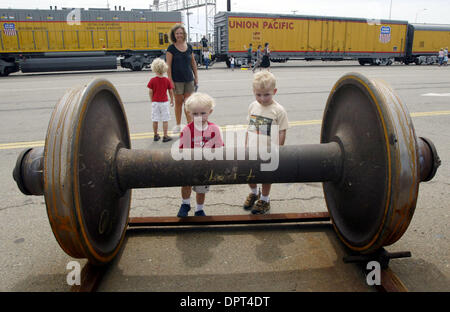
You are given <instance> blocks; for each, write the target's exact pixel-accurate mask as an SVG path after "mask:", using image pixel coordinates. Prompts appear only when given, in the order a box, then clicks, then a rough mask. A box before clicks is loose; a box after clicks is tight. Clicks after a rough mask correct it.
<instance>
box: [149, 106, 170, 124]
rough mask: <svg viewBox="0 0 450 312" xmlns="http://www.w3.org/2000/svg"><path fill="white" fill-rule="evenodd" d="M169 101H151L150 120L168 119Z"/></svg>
mask: <svg viewBox="0 0 450 312" xmlns="http://www.w3.org/2000/svg"><path fill="white" fill-rule="evenodd" d="M169 120H170V109H169V102H152V121H169Z"/></svg>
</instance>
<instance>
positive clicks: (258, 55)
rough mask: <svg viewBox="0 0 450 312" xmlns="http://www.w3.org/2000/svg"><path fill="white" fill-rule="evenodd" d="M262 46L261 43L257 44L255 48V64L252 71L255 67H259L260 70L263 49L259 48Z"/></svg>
mask: <svg viewBox="0 0 450 312" xmlns="http://www.w3.org/2000/svg"><path fill="white" fill-rule="evenodd" d="M261 49H262V47H261V45H259V46H258V50H256V63H255V66H253V69H252V71H253V72H255V70H256V69H257V68H259V70H261V62H262V58H263V51H262V50H261Z"/></svg>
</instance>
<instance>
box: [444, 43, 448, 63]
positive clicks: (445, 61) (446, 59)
mask: <svg viewBox="0 0 450 312" xmlns="http://www.w3.org/2000/svg"><path fill="white" fill-rule="evenodd" d="M447 63H448V48H447V47H446V48H445V49H444V66H447Z"/></svg>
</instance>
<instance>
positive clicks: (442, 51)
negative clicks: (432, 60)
mask: <svg viewBox="0 0 450 312" xmlns="http://www.w3.org/2000/svg"><path fill="white" fill-rule="evenodd" d="M438 62H439V66H442V64H443V63H444V49H442V48H441V49H440V50H439V54H438Z"/></svg>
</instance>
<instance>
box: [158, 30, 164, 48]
mask: <svg viewBox="0 0 450 312" xmlns="http://www.w3.org/2000/svg"><path fill="white" fill-rule="evenodd" d="M163 44H164V39H163V33H159V45H163Z"/></svg>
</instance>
